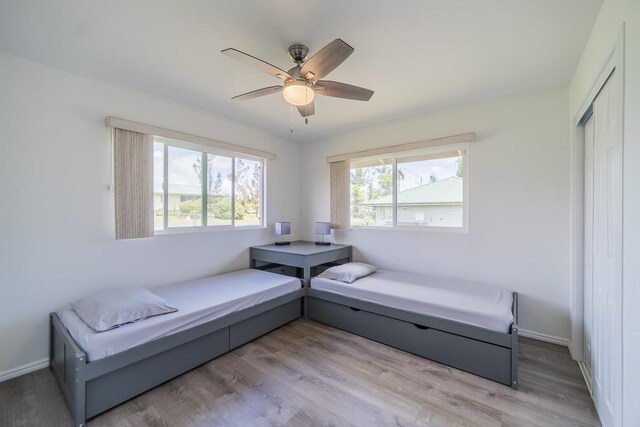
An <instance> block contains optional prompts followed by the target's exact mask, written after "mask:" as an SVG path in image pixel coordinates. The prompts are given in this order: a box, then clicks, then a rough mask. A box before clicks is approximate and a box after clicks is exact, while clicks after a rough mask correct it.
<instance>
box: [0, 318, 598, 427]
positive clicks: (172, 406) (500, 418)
mask: <svg viewBox="0 0 640 427" xmlns="http://www.w3.org/2000/svg"><path fill="white" fill-rule="evenodd" d="M519 357H520V370H519V376H520V378H519V383H520V388H519V390H518V391H514V390H512V389H510V388H509V387H506V386H503V385H500V384H497V383H494V382H492V381H489V380H485V379H482V378H479V377H476V376H475V375H471V374H467V373H465V372H462V371H459V370H456V369H453V368H449V367H446V366H443V365H441V364H438V363H435V362H431V361H429V360H426V359H423V358H421V357H418V356H414V355H411V354H408V353H405V352H403V351H400V350H396V349H393V348H390V347H387V346H385V345H382V344H378V343H376V342H373V341H369V340H367V339H365V338H361V337H358V336H355V335H351V334H349V333H347V332H343V331H340V330H337V329H334V328H331V327H328V326H325V325H322V324H320V323H316V322H312V321H309V320H302V319H301V320H297V321H295V322H293V323H290V324H288V325H286V326H284V327H282V328H280V329H278V330H276V331H273V332H271V333H270V334H268V335H265V336H263V337H261V338H259V339H257V340H255V341H253V342H251V343H249V344H246V345H244V346H243V347H240V348H238V349H236V350H234V351H232V352H230V353H228V354H226V355H224V356H221V357H219V358H218V359H216V360H213V361H211V362H209V363H207V364H204V365H202V366H200V367H199V368H197V369H194V370H192V371H190V372H188V373H186V374H184V375H182V376H180V377H178V378H175V379H174V380H172V381H169V382H167V383H165V384H163V385H161V386H159V387H157V388H155V389H153V390H151V391H149V392H147V393H145V394H142V395H140V396H138V397H137V398H135V399H132V400H130V401H128V402H126V403H124V404H122V405H120V406H118V407H116V408H114V409H112V410H110V411H108V412H106V413H104V414H102V415H99V416H98V417H95V418H94V419H92V420H91V421H90V422H89V423H88V425H89V426H90V427H97V426H213V425H224V426H260V425H293V426H315V425H336V426H342V425H358V426H379V425H407V426H408V425H421V426H426V425H433V426H449V425H456V426H457V425H464V426H533V425H536V426H573V425H581V426H593V425H600V423H599V421H598V418H597V415H596V412H595V409H594V407H593V404H592V402H591V399H590V397H589V393H588V391H587V388H586V386H585V384H584V381H583V380H582V377H581V375H580V372H579V369H578V366H577V364H576V363H575V362H573V361H572V360H571V358H570V357H569V353H568V351H567V349H566V348H562V347H559V346H555V345H551V344H546V343H542V342H538V341H533V340H529V339H525V338H521V339H520V354H519ZM0 425H2V426H38V425H41V426H66V425H71V418H70V416H69V414H68V412H67V409H66V407H65V404H64V401H63V399H62V396H61V395H60V392H59V391H58V388H57V385H56V384H55V380H54V378H53V375H52V374H51V373H50V372H49V371H48V370H46V369H45V370H41V371H37V372H34V373H32V374H28V375H25V376H22V377H19V378H15V379H13V380H10V381H6V382H4V383H0Z"/></svg>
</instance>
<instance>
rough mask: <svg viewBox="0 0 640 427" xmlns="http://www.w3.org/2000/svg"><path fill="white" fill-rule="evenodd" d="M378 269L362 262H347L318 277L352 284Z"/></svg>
mask: <svg viewBox="0 0 640 427" xmlns="http://www.w3.org/2000/svg"><path fill="white" fill-rule="evenodd" d="M377 269H378V267H376V266H373V265H371V264H365V263H364V262H348V263H346V264H342V265H337V266H335V267H331V268H329V269H327V270H325V271H324V272H323V273H320V274H319V275H318V277H321V278H323V279H333V280H339V281H341V282H345V283H353V282H354V281H356V280H358V279H359V278H361V277H365V276H368V275H370V274H371V273H373V272H374V271H376V270H377Z"/></svg>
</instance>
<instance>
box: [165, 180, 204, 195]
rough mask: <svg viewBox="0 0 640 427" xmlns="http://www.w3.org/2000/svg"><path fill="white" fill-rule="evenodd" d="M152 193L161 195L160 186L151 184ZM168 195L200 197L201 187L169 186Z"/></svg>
mask: <svg viewBox="0 0 640 427" xmlns="http://www.w3.org/2000/svg"><path fill="white" fill-rule="evenodd" d="M153 192H154V193H162V184H159V183H157V182H154V183H153ZM169 194H180V195H185V196H198V195H202V187H201V186H199V185H188V184H169Z"/></svg>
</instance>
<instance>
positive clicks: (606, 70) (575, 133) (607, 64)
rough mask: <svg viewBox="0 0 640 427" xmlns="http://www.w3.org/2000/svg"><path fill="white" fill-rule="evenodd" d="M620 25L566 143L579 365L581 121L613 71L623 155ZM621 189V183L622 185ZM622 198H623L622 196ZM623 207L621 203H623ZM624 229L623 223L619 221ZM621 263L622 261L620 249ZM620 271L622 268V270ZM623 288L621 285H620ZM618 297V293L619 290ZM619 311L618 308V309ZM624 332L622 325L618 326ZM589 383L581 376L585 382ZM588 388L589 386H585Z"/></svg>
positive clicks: (574, 352) (573, 344)
mask: <svg viewBox="0 0 640 427" xmlns="http://www.w3.org/2000/svg"><path fill="white" fill-rule="evenodd" d="M624 34H625V26H624V23H623V24H622V26H621V29H620V32H619V33H618V37H617V38H616V43H615V45H614V46H613V47H612V49H611V51H610V53H609V55H608V56H607V58H606V60H605V61H604V64H603V66H602V68H601V71H600V73H599V74H598V76H597V78H596V79H595V80H594V82H593V85H592V87H591V90H590V91H589V93H588V95H587V96H586V97H585V99H584V100H583V102H582V104H581V105H580V107H579V108H578V110H577V111H575V112H574V115H573V118H572V121H571V141H570V162H571V164H570V177H571V178H570V179H571V184H570V201H569V203H570V207H569V209H570V216H569V220H570V224H569V233H570V255H569V256H570V268H569V285H570V288H569V289H570V301H569V304H570V316H571V341H570V345H569V350H570V353H571V357H572V358H573V359H574V360H576V361H582V360H583V358H584V351H583V349H584V339H583V337H584V327H583V324H584V140H585V132H584V126H583V123H581V121H582V119H583V117H584V116H585V114H586V113H587V111H588V110H589V108H590V107H591V104H592V103H593V101H594V100H595V98H596V96H597V95H598V93H599V92H600V90H601V89H602V87H603V86H604V84H605V83H606V81H607V79H608V78H609V76H610V75H611V73H613V71H616V73H617V74H618V77H617V84H616V92H617V97H618V100H619V101H618V102H619V103H620V106H619V111H620V117H621V119H620V121H619V123H620V126H622V130H621V132H620V135H621V138H622V149H623V152H624V81H625V72H624ZM623 186H624V182H623ZM623 197H624V195H623ZM623 203H624V200H623ZM623 227H624V221H623ZM623 232H624V230H623ZM622 250H623V258H622V259H623V261H624V247H623V248H622ZM622 269H623V271H624V265H623V266H622ZM623 286H624V284H623ZM621 296H622V289H621ZM621 309H622V307H621ZM621 315H622V316H623V317H622V321H623V322H624V315H623V313H621ZM622 327H623V328H624V323H623V324H622ZM622 370H623V366H621V367H620V371H621V377H622V378H624V372H623V371H622ZM589 380H590V378H589V379H587V378H586V376H585V382H588V381H589ZM588 386H589V384H588ZM620 398H621V402H620V408H621V409H620V413H619V414H617V416H618V417H619V419H617V420H616V423H621V422H622V414H623V413H624V408H622V404H623V402H624V396H623V395H622V394H620Z"/></svg>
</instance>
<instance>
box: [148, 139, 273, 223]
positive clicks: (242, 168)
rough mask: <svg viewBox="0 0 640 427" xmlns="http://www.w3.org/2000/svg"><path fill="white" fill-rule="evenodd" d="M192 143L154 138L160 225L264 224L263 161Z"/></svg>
mask: <svg viewBox="0 0 640 427" xmlns="http://www.w3.org/2000/svg"><path fill="white" fill-rule="evenodd" d="M186 146H188V147H190V148H185V147H186ZM192 147H193V144H184V143H181V142H180V141H173V140H169V139H166V138H160V137H156V138H155V139H154V146H153V149H154V155H153V159H154V163H153V184H154V201H153V206H154V224H155V229H156V230H164V229H167V228H177V227H215V226H244V225H254V226H256V225H257V226H259V225H261V224H262V177H263V170H262V169H263V168H262V166H263V161H262V160H260V159H249V158H243V157H235V156H233V155H230V154H226V153H224V154H222V153H217V152H215V150H213V149H209V148H208V147H203V150H202V151H200V150H198V149H191V148H192ZM234 183H235V185H234ZM234 194H235V197H234Z"/></svg>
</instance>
